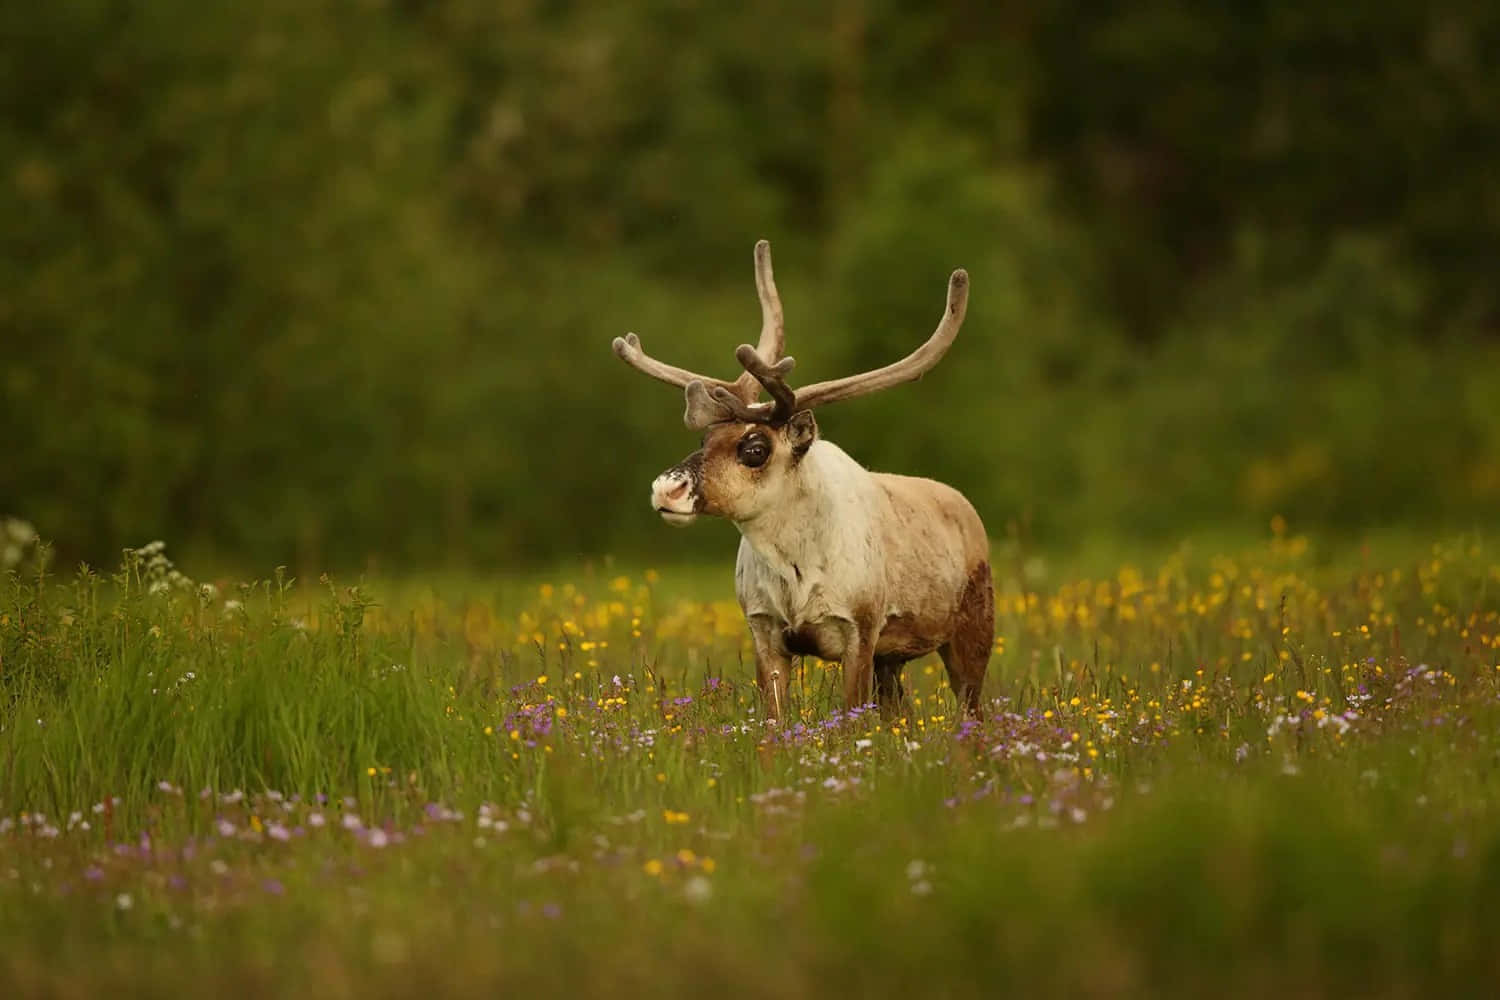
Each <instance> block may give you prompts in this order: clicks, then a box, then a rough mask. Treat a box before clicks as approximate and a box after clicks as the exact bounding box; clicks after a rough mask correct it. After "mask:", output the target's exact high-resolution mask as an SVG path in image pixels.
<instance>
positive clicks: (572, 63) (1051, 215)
mask: <svg viewBox="0 0 1500 1000" xmlns="http://www.w3.org/2000/svg"><path fill="white" fill-rule="evenodd" d="M0 33H3V40H4V44H3V45H0V163H3V164H5V165H6V168H5V169H6V175H5V176H0V220H3V222H0V290H3V291H0V345H3V347H0V356H3V358H4V365H3V367H0V435H3V438H0V440H3V447H4V458H3V461H0V507H6V508H11V509H13V513H16V514H19V515H24V516H26V517H28V518H30V519H31V520H33V521H35V522H36V524H37V525H38V527H39V528H40V529H41V531H42V532H43V534H44V535H47V536H48V537H53V538H56V539H57V540H58V542H59V544H60V545H61V546H62V549H63V551H64V552H65V553H66V554H69V555H76V556H79V557H87V558H90V559H95V560H100V559H105V558H108V557H109V556H110V554H111V550H113V549H117V548H119V547H120V546H122V545H125V544H131V543H137V542H139V541H140V540H142V539H143V538H144V537H146V536H156V535H170V536H171V537H173V538H174V539H175V540H178V541H180V542H182V543H185V544H189V545H192V546H196V547H197V548H198V549H199V550H201V551H206V552H215V553H217V554H219V555H221V556H226V557H231V558H241V559H245V560H250V561H255V562H265V561H287V562H297V563H302V564H307V565H313V564H319V563H324V562H344V563H350V562H358V561H360V560H364V559H366V558H368V557H370V556H371V555H372V554H374V553H379V554H381V555H382V556H383V557H385V558H387V559H392V560H398V561H402V562H408V563H447V562H476V561H480V562H483V561H493V560H496V559H506V558H509V559H535V558H550V557H556V556H561V555H566V554H575V553H598V552H603V551H607V550H620V549H627V548H632V547H639V546H641V545H643V544H647V540H648V539H656V536H655V535H654V534H653V532H654V531H655V528H654V526H653V525H652V524H651V513H650V511H649V510H647V509H646V505H645V504H644V503H641V502H639V498H640V494H641V492H642V484H643V483H644V482H645V480H646V478H647V477H649V476H650V475H651V474H653V473H654V472H655V471H656V470H657V469H659V468H660V467H662V466H665V465H666V464H668V463H669V462H671V461H674V460H675V459H676V458H677V457H679V455H680V453H683V452H686V451H687V450H689V449H690V448H691V446H692V441H691V439H690V437H689V436H688V435H686V434H684V433H681V432H680V431H679V430H678V428H679V426H680V425H679V424H678V422H677V416H678V413H679V412H680V400H679V399H678V398H677V397H676V396H675V395H673V394H671V393H668V392H666V391H665V390H664V389H663V388H662V387H660V386H657V385H655V384H650V383H646V382H644V381H643V380H641V379H639V377H637V376H635V375H633V374H631V373H629V372H627V371H625V370H624V369H622V368H621V367H620V366H619V365H618V362H616V361H615V360H614V359H613V358H612V357H611V356H610V354H609V351H608V347H607V345H608V341H609V339H610V338H611V337H612V336H614V335H616V334H618V333H622V332H624V331H625V330H627V329H635V330H637V331H639V332H640V333H641V335H642V336H643V338H645V339H646V340H647V343H648V344H650V345H651V346H652V348H653V350H655V351H657V352H658V353H660V354H662V355H664V356H669V357H672V358H673V359H676V360H679V361H680V363H682V364H685V365H688V366H691V367H699V368H703V369H711V370H715V371H720V372H723V373H724V374H729V373H730V371H731V370H732V368H733V359H732V354H731V350H732V348H733V346H734V345H735V344H737V343H739V342H741V341H743V340H746V339H750V338H751V336H752V332H753V330H754V327H755V324H756V322H757V319H756V316H755V306H754V297H753V291H752V287H751V283H750V267H749V251H750V247H751V244H752V243H753V242H754V240H755V239H756V238H759V237H762V236H765V237H769V238H771V239H772V240H773V243H774V244H775V246H776V250H777V261H778V264H779V265H780V272H779V280H780V283H781V285H782V288H783V296H784V298H785V300H786V303H787V309H788V324H789V334H790V338H791V344H792V350H793V352H794V353H795V354H796V355H797V356H798V358H799V361H800V362H801V364H800V366H799V369H798V372H799V375H802V376H804V377H824V376H826V375H829V374H833V373H835V372H841V371H843V370H845V369H848V368H850V367H851V366H854V365H859V364H868V363H875V362H883V361H884V360H887V359H889V358H891V357H894V356H897V355H899V354H901V353H904V351H905V350H907V349H909V346H910V345H911V344H913V343H915V342H916V341H917V340H918V339H919V338H921V337H922V336H925V334H926V333H927V332H928V330H929V329H930V327H931V324H932V323H933V321H934V320H935V319H936V315H937V310H938V307H939V305H940V303H941V291H942V283H943V279H944V277H945V276H946V274H947V271H948V270H949V269H950V268H951V267H953V266H956V265H959V264H963V265H965V266H967V267H969V269H970V271H971V272H972V273H973V276H974V303H973V309H972V312H971V318H970V320H969V324H968V326H967V328H966V329H965V331H964V334H963V335H962V338H961V340H960V344H959V346H958V348H956V349H955V351H954V353H953V354H952V356H951V357H950V359H949V360H948V361H946V362H945V363H944V366H942V367H940V368H939V369H938V370H937V371H936V372H934V373H933V375H932V376H930V377H929V379H927V380H926V381H925V382H924V383H923V385H922V386H920V387H912V388H907V389H904V390H901V391H900V392H896V393H891V394H889V395H888V396H886V397H881V398H874V399H871V400H869V401H865V402H860V403H854V404H849V406H848V407H847V412H846V411H845V410H844V409H843V408H841V409H839V410H830V411H829V413H828V415H827V416H826V418H825V419H824V421H823V422H824V427H825V430H826V431H827V432H828V433H829V435H830V436H831V437H834V438H836V439H837V440H839V441H840V442H841V443H843V444H845V445H846V447H848V448H849V449H850V450H851V451H853V452H854V453H855V454H856V456H857V457H859V458H861V459H862V460H865V461H866V462H868V463H869V464H872V465H875V466H877V467H890V468H901V469H902V470H903V471H911V472H916V473H923V474H929V475H936V476H940V477H945V478H948V479H950V480H952V481H954V482H955V483H957V484H959V485H961V486H962V487H963V488H964V489H965V491H966V492H968V493H969V495H970V496H971V497H973V498H974V499H975V501H976V504H977V505H978V506H979V508H980V510H981V512H982V513H983V514H984V515H985V516H986V518H987V519H988V520H989V521H990V522H991V526H992V529H993V530H995V531H996V532H997V533H998V532H999V531H1000V530H1002V529H1003V527H1004V525H1006V524H1007V523H1014V524H1015V525H1018V526H1023V525H1024V526H1029V528H1030V529H1031V530H1035V531H1037V532H1040V533H1042V534H1044V535H1050V536H1052V537H1058V536H1061V535H1062V534H1063V533H1064V532H1073V531H1080V530H1132V531H1136V530H1155V531H1163V532H1173V531H1180V530H1183V529H1184V528H1185V527H1187V526H1189V525H1191V524H1193V523H1198V522H1203V521H1210V520H1220V521H1221V520H1224V519H1230V520H1234V519H1247V518H1254V519H1256V520H1260V519H1262V518H1263V517H1265V516H1267V515H1268V514H1269V513H1271V512H1278V511H1279V512H1285V513H1288V514H1291V515H1294V516H1300V517H1303V518H1306V519H1317V520H1322V521H1325V522H1330V523H1340V524H1349V525H1361V524H1368V523H1372V522H1382V521H1385V520H1389V519H1391V518H1398V517H1399V518H1408V517H1410V518H1417V517H1420V518H1427V519H1434V518H1437V519H1441V518H1449V519H1462V518H1465V517H1470V516H1474V515H1476V514H1478V513H1480V512H1482V511H1484V510H1487V509H1493V505H1494V503H1495V502H1496V501H1497V500H1500V421H1497V418H1496V417H1495V413H1496V412H1497V411H1496V408H1495V407H1493V406H1492V405H1491V404H1490V403H1489V402H1488V401H1489V400H1490V399H1493V398H1494V391H1495V390H1496V389H1497V388H1500V386H1497V384H1496V382H1497V377H1496V376H1494V375H1492V374H1490V372H1491V371H1493V370H1495V368H1494V365H1493V361H1494V360H1495V357H1494V355H1495V351H1496V346H1495V341H1494V336H1493V335H1494V331H1495V329H1496V326H1497V321H1500V302H1497V299H1496V292H1495V286H1494V281H1493V275H1494V274H1495V273H1496V265H1497V264H1500V260H1497V241H1496V237H1497V232H1500V196H1497V194H1496V191H1497V189H1496V187H1495V185H1494V184H1493V180H1492V177H1491V174H1492V165H1493V163H1494V162H1495V160H1496V152H1497V150H1496V148H1495V146H1496V143H1497V142H1500V140H1497V138H1496V137H1497V136H1500V71H1497V69H1496V66H1495V64H1494V62H1493V60H1490V59H1487V58H1486V54H1487V53H1490V52H1493V51H1494V50H1495V43H1496V41H1497V38H1496V35H1497V34H1500V14H1497V13H1496V9H1495V8H1493V6H1492V5H1484V4H1480V3H1477V2H1474V0H1455V2H1452V3H1448V4H1445V5H1442V6H1441V7H1438V8H1432V7H1428V8H1422V7H1412V6H1410V5H1393V4H1383V5H1382V4H1376V5H1374V6H1366V7H1362V8H1358V9H1355V8H1349V9H1347V10H1343V9H1338V10H1335V9H1333V8H1329V9H1326V10H1325V9H1322V8H1316V9H1315V8H1309V7H1307V6H1306V5H1299V4H1293V3H1290V2H1281V0H1267V2H1264V3H1261V4H1254V5H1249V6H1246V5H1243V4H1233V5H1231V4H1209V5H1203V4H1188V3H1183V2H1172V0H1163V2H1153V3H1147V4H1144V5H1134V6H1130V7H1119V8H1114V9H1108V8H1097V9H1096V8H1081V7H1078V6H1077V5H1073V4H1061V3H1056V2H1049V3H1043V4H1040V5H1033V6H1030V7H1027V8H1025V9H1022V8H1019V7H1016V6H1014V5H995V6H991V5H983V4H975V3H971V2H959V0H949V2H943V3H921V4H918V3H914V2H909V0H836V2H834V3H831V4H827V5H823V6H821V7H814V8H807V7H806V6H805V5H794V4H791V3H787V2H784V0H768V2H767V3H763V4H758V5H753V6H752V7H746V8H743V9H730V8H723V7H715V6H713V5H703V4H698V3H692V2H688V0H647V2H644V3H639V4H632V5H623V6H622V5H587V4H571V3H556V2H542V0H501V2H493V0H486V2H479V0H433V2H412V0H407V2H383V0H364V2H358V3H332V2H318V3H311V4H308V3H292V2H290V0H266V2H264V3H260V4H255V5H239V6H233V5H203V4H190V3H186V2H183V0H160V2H156V3H152V4H145V5H141V4H127V3H124V2H121V0H60V2H58V3H54V4H49V5H43V6H40V7H36V6H32V7H25V6H24V5H21V6H17V5H12V6H11V7H9V8H6V9H5V11H3V12H0ZM719 541H721V539H719V537H718V536H713V535H711V536H710V541H708V542H705V543H703V544H718V543H719ZM653 544H654V543H653ZM674 544H675V543H674ZM683 551H687V550H683Z"/></svg>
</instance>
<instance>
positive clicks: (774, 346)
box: [734, 240, 786, 401]
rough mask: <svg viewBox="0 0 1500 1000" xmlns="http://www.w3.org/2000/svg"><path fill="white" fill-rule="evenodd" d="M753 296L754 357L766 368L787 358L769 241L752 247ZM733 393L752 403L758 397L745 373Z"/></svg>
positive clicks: (784, 328)
mask: <svg viewBox="0 0 1500 1000" xmlns="http://www.w3.org/2000/svg"><path fill="white" fill-rule="evenodd" d="M755 293H756V295H758V296H759V297H760V340H759V342H758V343H757V344H756V347H755V353H756V354H758V355H760V357H761V360H763V361H765V362H766V363H767V364H772V365H774V364H775V363H776V362H778V361H780V360H781V358H782V355H784V354H786V322H785V320H784V318H783V315H782V311H781V295H780V293H778V292H777V291H776V277H775V275H774V274H773V272H772V270H771V244H770V241H768V240H761V241H760V242H758V243H756V244H755ZM734 391H735V392H737V393H738V394H739V395H741V396H743V397H745V398H747V399H750V400H752V401H753V400H754V399H755V398H756V397H757V396H758V395H760V390H759V389H758V388H757V387H756V385H755V380H754V379H753V378H752V377H750V371H749V370H748V369H746V372H745V374H743V375H741V376H740V377H739V378H738V379H736V380H735V383H734Z"/></svg>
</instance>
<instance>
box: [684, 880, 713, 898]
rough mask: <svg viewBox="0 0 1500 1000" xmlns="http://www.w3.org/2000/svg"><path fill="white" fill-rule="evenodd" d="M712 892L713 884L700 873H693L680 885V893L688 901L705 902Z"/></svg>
mask: <svg viewBox="0 0 1500 1000" xmlns="http://www.w3.org/2000/svg"><path fill="white" fill-rule="evenodd" d="M713 894H714V884H713V883H712V882H710V881H709V880H708V879H706V878H704V877H703V876H702V875H694V876H693V877H692V878H690V879H688V880H687V884H686V885H684V886H683V887H682V895H683V896H684V897H685V898H686V899H687V901H688V902H689V903H706V902H708V900H709V899H710V898H711V897H712V896H713Z"/></svg>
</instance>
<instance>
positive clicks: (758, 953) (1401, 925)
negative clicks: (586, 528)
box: [0, 525, 1500, 997]
mask: <svg viewBox="0 0 1500 1000" xmlns="http://www.w3.org/2000/svg"><path fill="white" fill-rule="evenodd" d="M1278 531H1279V533H1278V534H1276V535H1274V536H1273V537H1272V538H1271V539H1269V540H1268V541H1267V542H1265V543H1263V544H1260V545H1257V546H1255V547H1254V548H1253V549H1250V550H1245V551H1241V552H1237V553H1235V554H1232V555H1226V556H1213V557H1209V556H1207V555H1196V556H1195V555H1192V554H1191V553H1188V552H1179V553H1177V554H1175V555H1172V556H1170V557H1169V558H1166V559H1164V560H1158V561H1156V562H1154V563H1152V564H1146V565H1142V566H1139V567H1132V566H1128V565H1127V566H1123V567H1120V568H1117V569H1116V570H1114V571H1111V572H1103V573H1094V574H1091V575H1089V576H1086V577H1083V578H1066V579H1059V578H1058V576H1057V575H1056V574H1055V573H1053V572H1049V571H1048V569H1047V568H1046V567H1045V565H1043V564H1041V563H1040V561H1039V560H1035V559H1032V560H1029V561H1018V563H1017V565H1016V568H1015V571H1012V570H1011V569H1010V568H1007V567H1006V566H1005V565H1004V563H1003V562H1002V563H1001V564H1000V565H1001V570H1000V572H999V574H998V577H997V588H998V598H999V599H998V607H997V619H998V626H999V629H998V636H997V641H996V647H995V653H996V655H995V657H994V659H993V661H992V665H991V675H990V683H989V686H988V689H987V691H986V695H987V697H988V699H989V704H990V710H989V714H988V717H987V718H986V719H985V720H984V721H983V722H981V723H974V722H964V723H960V722H959V720H957V719H956V718H954V715H953V712H954V705H953V700H952V697H951V694H950V693H949V692H948V691H947V689H946V684H944V683H943V681H942V671H941V667H940V666H939V665H938V664H937V662H936V660H935V659H932V658H930V659H928V660H921V661H916V662H914V663H912V664H911V665H910V666H909V668H908V671H907V688H908V691H909V692H910V699H909V704H908V705H907V706H906V714H905V715H904V716H903V717H901V718H886V719H882V718H881V717H880V716H879V715H878V714H877V713H875V712H873V711H860V712H855V713H852V714H845V713H843V712H841V711H840V710H839V709H840V706H838V705H836V704H835V703H834V697H835V696H834V692H835V691H836V690H837V687H838V686H837V684H836V683H834V679H835V678H834V675H833V674H832V668H830V667H828V666H827V665H824V664H821V663H818V662H816V661H812V660H809V661H806V662H805V663H804V664H803V667H802V670H801V675H800V677H799V680H798V683H797V685H795V699H796V702H797V704H796V706H795V707H796V715H795V717H796V718H798V719H800V721H796V722H792V723H789V724H788V725H786V726H785V727H782V728H779V729H778V728H774V727H769V726H766V725H764V724H762V723H761V722H760V721H758V719H759V717H760V715H761V713H760V711H759V708H760V706H759V705H758V704H757V700H756V697H755V695H754V693H753V688H752V686H751V684H750V681H749V678H750V670H749V668H748V667H747V666H746V662H745V661H746V660H747V658H748V647H747V644H746V640H745V636H744V628H743V623H742V621H741V620H740V617H739V611H738V608H737V607H736V606H735V605H734V603H733V602H732V600H727V599H723V598H726V597H727V593H726V587H727V581H726V580H724V579H723V578H722V577H721V578H720V579H719V581H718V582H717V583H714V584H712V585H709V584H706V583H701V582H699V581H697V580H695V579H692V578H689V579H688V580H686V581H685V582H684V581H682V580H678V579H677V578H676V575H675V574H673V573H671V572H665V573H663V574H660V575H658V573H657V572H655V571H645V572H632V573H630V574H628V575H627V574H624V573H619V572H616V571H613V570H611V571H607V572H599V571H592V572H589V571H580V572H578V573H576V574H574V575H573V576H572V577H571V578H569V579H561V578H559V579H553V580H531V581H527V580H522V579H519V578H518V579H515V580H510V581H499V582H495V581H490V582H487V583H481V582H477V581H468V582H464V581H459V580H449V581H435V582H421V581H418V580H406V581H399V580H386V581H375V582H373V583H371V584H369V585H368V586H362V587H357V588H355V587H346V586H344V585H342V584H339V583H335V582H331V581H327V582H324V583H323V584H321V585H316V584H294V583H292V582H290V581H286V580H285V579H283V578H281V577H279V576H278V578H277V579H275V580H272V581H267V582H262V583H259V584H255V585H248V586H245V587H220V588H214V587H212V586H204V585H200V584H197V583H194V582H193V581H191V580H189V579H187V578H186V577H185V576H182V575H181V574H180V573H179V572H177V571H176V570H175V568H174V567H173V566H172V564H171V563H170V561H169V560H168V559H167V557H166V554H165V553H164V552H163V551H162V549H161V548H160V546H156V545H153V546H148V547H147V548H146V549H144V550H140V551H132V552H130V553H127V556H126V560H125V563H124V565H123V567H122V568H121V569H120V570H119V571H118V572H117V573H115V574H113V575H112V576H109V577H106V578H100V577H97V576H94V575H82V576H79V577H77V578H75V579H70V580H60V581H54V580H52V579H51V578H46V579H42V578H41V577H40V575H39V573H38V569H39V564H38V558H39V556H44V555H45V553H44V552H43V553H35V552H33V553H29V554H27V556H26V563H25V566H24V575H23V576H16V575H14V574H11V575H9V576H8V577H7V578H6V581H5V585H4V592H3V596H0V698H3V709H0V936H3V938H4V940H5V941H6V947H5V948H4V949H3V950H0V989H3V990H4V992H5V993H6V995H16V996H23V995H48V996H64V997H67V996H80V997H82V996H95V995H98V994H99V993H100V992H101V991H104V990H106V989H109V988H113V985H114V984H118V983H120V982H122V981H129V982H130V983H131V984H132V986H133V988H134V989H136V990H138V991H140V992H142V993H143V994H153V995H166V994H172V995H180V994H182V993H183V992H185V991H193V992H202V991H205V990H219V991H225V992H229V993H232V994H235V995H239V994H242V993H246V992H249V991H252V990H256V991H272V992H290V991H296V992H298V993H309V994H311V993H316V994H318V995H323V996H330V997H341V996H360V997H369V996H399V995H410V994H411V993H412V992H416V991H422V992H426V993H462V994H464V995H473V994H476V993H479V992H483V991H495V990H501V989H504V990H529V991H537V990H540V991H545V992H547V993H553V992H574V991H578V990H584V991H589V992H609V993H611V994H621V993H623V994H635V993H644V992H647V991H652V992H661V991H666V992H693V993H699V992H704V991H711V990H718V991H722V992H726V993H733V994H734V995H764V996H803V995H819V996H824V995H829V994H835V995H843V994H848V995H869V994H870V993H872V992H878V993H881V994H888V993H896V992H911V993H913V994H919V995H944V996H993V995H995V993H996V992H997V991H1017V992H1020V993H1023V994H1024V995H1027V996H1051V995H1056V996H1079V995H1091V996H1119V995H1122V994H1134V995H1149V996H1201V995H1203V994H1205V993H1208V992H1212V993H1214V994H1215V995H1226V996H1245V997H1254V996H1264V995H1266V994H1267V993H1270V992H1273V991H1277V990H1280V989H1282V988H1283V987H1284V985H1285V984H1286V983H1295V984H1296V988H1297V991H1298V992H1299V993H1300V994H1303V995H1307V996H1348V995H1359V996H1390V997H1408V996H1432V995H1443V996H1462V995H1479V994H1480V993H1481V992H1482V984H1484V983H1487V982H1493V981H1494V977H1495V976H1496V974H1497V973H1500V965H1497V961H1500V959H1497V956H1496V952H1495V950H1494V948H1493V947H1492V946H1491V942H1492V941H1493V938H1494V935H1495V933H1496V932H1497V930H1500V910H1497V909H1496V904H1495V899H1496V891H1497V889H1500V813H1497V811H1496V809H1495V806H1494V803H1495V802H1496V796H1495V788H1494V787H1493V786H1492V784H1491V783H1492V782H1494V781H1495V780H1496V779H1495V774H1496V771H1495V768H1494V760H1495V754H1496V751H1497V748H1496V746H1495V743H1494V734H1495V732H1496V725H1497V723H1500V705H1497V698H1500V565H1497V564H1496V561H1495V558H1494V553H1493V552H1492V551H1490V550H1488V549H1486V548H1485V547H1484V546H1483V545H1481V544H1480V542H1479V541H1478V540H1475V539H1463V540H1458V541H1454V542H1452V543H1447V544H1443V545H1438V546H1432V547H1428V546H1411V545H1404V544H1399V543H1397V544H1393V545H1390V546H1387V547H1385V548H1383V549H1376V550H1368V551H1367V553H1366V554H1365V555H1364V556H1360V555H1358V554H1341V553H1339V552H1338V551H1337V550H1328V549H1320V548H1319V547H1318V546H1316V545H1313V544H1310V543H1309V541H1308V540H1307V539H1305V538H1301V537H1295V536H1289V535H1288V534H1287V533H1286V532H1284V531H1280V526H1279V525H1278ZM694 593H696V594H699V595H711V596H709V597H707V598H705V597H703V596H699V597H696V598H695V597H693V596H690V595H692V594H694Z"/></svg>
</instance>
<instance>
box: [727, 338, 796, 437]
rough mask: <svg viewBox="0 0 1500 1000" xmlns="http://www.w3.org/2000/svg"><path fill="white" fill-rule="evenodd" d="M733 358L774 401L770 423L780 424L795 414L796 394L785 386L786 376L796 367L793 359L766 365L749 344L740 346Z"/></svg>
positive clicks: (783, 359) (784, 359) (789, 387)
mask: <svg viewBox="0 0 1500 1000" xmlns="http://www.w3.org/2000/svg"><path fill="white" fill-rule="evenodd" d="M734 356H735V360H737V361H739V363H740V364H741V365H743V366H744V368H745V374H746V375H749V376H750V377H751V378H753V379H755V381H757V382H759V383H760V384H761V385H762V386H764V387H765V390H766V392H768V393H770V394H771V398H772V399H773V400H775V404H774V405H773V407H772V409H771V422H772V423H780V422H782V421H784V420H786V419H787V418H788V417H790V416H791V415H792V414H793V413H796V412H797V394H796V392H794V391H793V390H792V387H791V386H789V385H787V384H786V378H787V376H788V375H790V374H791V373H792V369H793V368H795V367H796V366H797V360H796V359H795V358H782V359H781V360H780V361H778V362H776V363H775V364H774V365H768V364H766V362H765V360H764V359H763V358H762V357H761V356H760V353H759V352H758V351H756V349H755V348H753V347H751V346H750V345H749V344H741V345H740V346H739V348H738V349H737V350H736V351H735V352H734ZM762 405H763V404H762Z"/></svg>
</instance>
